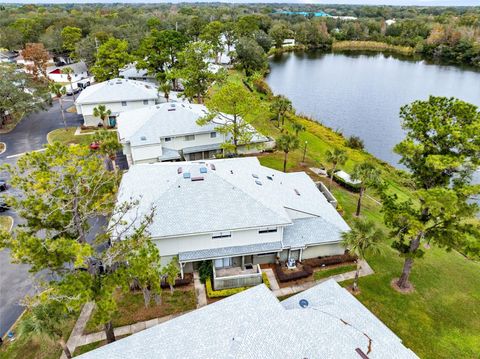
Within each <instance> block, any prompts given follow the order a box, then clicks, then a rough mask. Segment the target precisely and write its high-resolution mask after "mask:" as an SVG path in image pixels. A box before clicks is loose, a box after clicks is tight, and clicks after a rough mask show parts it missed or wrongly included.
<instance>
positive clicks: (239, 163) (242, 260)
mask: <svg viewBox="0 0 480 359" xmlns="http://www.w3.org/2000/svg"><path fill="white" fill-rule="evenodd" d="M132 200H139V202H140V205H139V207H138V208H135V209H133V210H132V211H131V212H128V213H127V214H126V215H125V216H124V217H123V218H122V220H123V221H124V223H122V224H121V225H119V226H118V227H117V229H116V230H117V231H116V232H114V234H113V236H114V238H115V237H116V236H117V238H116V240H119V239H122V238H123V235H125V233H129V231H131V230H133V228H134V227H135V226H136V225H137V223H136V221H138V220H139V218H142V217H143V216H144V215H147V214H150V210H151V208H152V206H154V207H155V208H156V209H155V213H154V217H153V219H152V223H151V225H150V226H149V227H148V232H149V233H150V235H151V236H152V239H153V241H154V243H155V244H156V246H157V247H158V249H159V251H160V253H161V256H162V263H168V262H169V261H170V260H171V259H172V258H173V257H174V256H178V259H179V262H180V264H181V272H182V276H183V274H184V273H190V272H192V271H193V270H194V269H197V268H198V266H199V264H200V263H201V262H202V261H212V263H213V267H214V275H213V278H212V281H213V283H214V286H215V288H216V289H222V288H228V287H232V286H242V285H253V284H258V283H261V281H262V279H261V276H262V273H261V269H260V267H259V265H260V264H263V263H275V261H276V259H277V258H278V259H279V260H281V261H287V260H288V259H290V260H302V259H304V258H315V257H319V256H331V255H339V254H343V253H344V252H345V247H344V246H343V244H342V238H341V234H342V232H344V231H348V230H349V226H348V225H347V223H346V222H345V221H344V220H343V218H342V217H341V216H340V214H338V212H337V211H336V209H335V208H334V207H333V206H332V205H331V204H330V203H329V202H328V200H327V199H326V197H324V195H323V194H322V193H321V192H320V191H319V189H318V188H317V186H316V185H315V183H314V182H313V181H312V180H311V178H310V177H309V176H308V175H307V174H306V173H304V172H297V173H283V172H279V171H276V170H273V169H271V168H268V167H264V166H261V165H260V162H259V161H258V159H257V158H256V157H243V158H234V159H219V160H205V161H196V162H163V163H156V164H137V165H134V166H132V167H130V169H129V170H128V172H126V173H125V174H124V175H123V178H122V182H121V184H120V189H119V194H118V198H117V203H118V205H122V204H123V203H125V202H126V201H127V202H129V201H132ZM124 226H128V229H125V227H124ZM115 233H118V234H115ZM118 236H120V237H118ZM233 278H236V279H235V281H233V282H232V281H231V280H230V279H233Z"/></svg>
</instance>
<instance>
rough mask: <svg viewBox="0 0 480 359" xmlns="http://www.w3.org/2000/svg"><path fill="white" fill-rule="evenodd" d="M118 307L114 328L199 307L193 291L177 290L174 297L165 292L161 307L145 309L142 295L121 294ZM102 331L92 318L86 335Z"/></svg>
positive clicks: (155, 306)
mask: <svg viewBox="0 0 480 359" xmlns="http://www.w3.org/2000/svg"><path fill="white" fill-rule="evenodd" d="M117 305H118V310H117V312H116V313H115V315H114V317H113V326H114V327H121V326H123V325H128V324H133V323H136V322H142V321H145V320H149V319H153V318H158V317H164V316H166V315H170V314H176V313H181V312H185V311H188V310H193V309H195V308H196V307H197V302H196V297H195V291H194V290H193V289H191V290H182V289H177V290H175V291H174V292H173V295H172V294H170V291H169V290H163V291H162V304H161V305H155V304H154V302H152V305H151V306H150V307H148V308H145V306H144V304H143V295H142V293H128V294H123V295H121V294H119V295H118V296H117ZM92 316H93V315H92ZM102 330H103V327H102V326H96V325H95V324H94V323H93V321H92V319H91V318H90V321H89V322H88V323H87V326H86V328H85V333H93V332H98V331H102Z"/></svg>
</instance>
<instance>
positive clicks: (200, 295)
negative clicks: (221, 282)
mask: <svg viewBox="0 0 480 359" xmlns="http://www.w3.org/2000/svg"><path fill="white" fill-rule="evenodd" d="M193 284H194V286H195V293H196V294H197V309H198V308H201V307H204V306H206V305H207V294H206V293H205V286H204V285H203V284H202V282H200V275H199V274H198V272H197V271H195V272H193Z"/></svg>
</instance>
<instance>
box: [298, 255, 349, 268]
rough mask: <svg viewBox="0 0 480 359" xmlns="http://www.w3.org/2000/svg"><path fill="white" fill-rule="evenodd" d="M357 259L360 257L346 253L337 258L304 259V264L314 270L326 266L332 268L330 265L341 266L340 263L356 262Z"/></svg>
mask: <svg viewBox="0 0 480 359" xmlns="http://www.w3.org/2000/svg"><path fill="white" fill-rule="evenodd" d="M357 259H358V257H357V256H356V255H351V254H349V253H345V254H340V255H337V256H328V257H319V258H310V259H304V260H303V263H304V264H306V265H308V266H310V267H312V268H316V267H321V266H324V265H325V266H330V265H334V264H340V263H348V262H355V261H356V260H357Z"/></svg>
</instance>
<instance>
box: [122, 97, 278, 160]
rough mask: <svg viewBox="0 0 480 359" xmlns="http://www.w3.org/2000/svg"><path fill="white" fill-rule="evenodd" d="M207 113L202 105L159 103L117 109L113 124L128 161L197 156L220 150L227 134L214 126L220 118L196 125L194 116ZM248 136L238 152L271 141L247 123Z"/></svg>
mask: <svg viewBox="0 0 480 359" xmlns="http://www.w3.org/2000/svg"><path fill="white" fill-rule="evenodd" d="M207 114H208V109H207V108H206V107H205V106H204V105H196V104H189V103H173V102H170V103H162V104H158V105H155V106H150V107H146V108H142V109H137V110H133V111H127V112H123V113H121V114H120V115H119V116H118V118H117V127H118V135H119V140H120V143H121V144H122V145H123V153H124V154H125V155H126V157H127V161H128V163H129V165H133V164H138V163H154V162H162V161H178V160H201V159H207V158H212V157H214V156H215V155H216V154H218V153H221V152H222V149H221V148H222V144H223V143H225V141H226V140H228V138H226V137H225V135H224V134H221V133H219V132H218V131H217V130H218V128H219V127H221V126H222V119H221V118H218V119H216V120H215V121H214V122H213V123H209V124H206V125H204V126H200V125H199V124H197V120H198V119H199V118H201V117H203V116H205V115H207ZM251 132H252V136H251V137H252V138H251V141H250V143H249V144H248V145H242V146H240V148H239V152H240V153H249V152H258V151H259V150H261V148H263V147H268V146H271V145H272V144H273V142H272V141H271V140H270V139H268V138H267V137H265V136H262V135H260V134H258V133H257V132H256V131H255V129H254V128H253V127H251Z"/></svg>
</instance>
